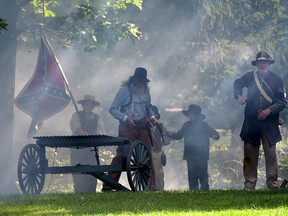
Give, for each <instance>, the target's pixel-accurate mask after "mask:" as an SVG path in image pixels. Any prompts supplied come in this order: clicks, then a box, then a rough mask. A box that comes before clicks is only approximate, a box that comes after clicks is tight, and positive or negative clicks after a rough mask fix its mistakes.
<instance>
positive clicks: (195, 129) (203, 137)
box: [168, 104, 220, 191]
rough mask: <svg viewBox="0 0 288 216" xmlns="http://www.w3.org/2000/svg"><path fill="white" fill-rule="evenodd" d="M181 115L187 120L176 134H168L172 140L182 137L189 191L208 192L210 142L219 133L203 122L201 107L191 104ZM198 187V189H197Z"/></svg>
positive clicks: (216, 138) (203, 116)
mask: <svg viewBox="0 0 288 216" xmlns="http://www.w3.org/2000/svg"><path fill="white" fill-rule="evenodd" d="M182 113H183V114H184V115H185V116H187V117H188V118H189V121H187V122H185V123H184V124H183V126H182V128H181V129H180V130H179V131H178V132H171V131H169V132H168V136H169V137H171V138H172V139H176V140H179V139H182V138H183V137H184V156H183V159H184V160H186V161H187V168H188V181H189V189H190V190H191V191H192V190H199V189H200V190H209V181H208V160H209V150H210V140H209V138H212V139H214V140H218V139H219V138H220V136H219V133H218V132H217V131H216V130H215V129H213V128H212V127H211V126H210V125H209V124H208V123H207V122H205V121H203V119H205V115H203V114H202V113H201V107H199V106H198V105H195V104H191V105H190V106H189V107H188V110H184V111H182ZM199 185H200V187H199Z"/></svg>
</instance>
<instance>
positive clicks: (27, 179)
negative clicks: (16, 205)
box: [18, 144, 45, 194]
mask: <svg viewBox="0 0 288 216" xmlns="http://www.w3.org/2000/svg"><path fill="white" fill-rule="evenodd" d="M18 180H19V185H20V188H21V190H22V192H23V193H24V194H39V193H40V192H41V191H42V189H43V186H44V182H45V173H40V156H39V147H38V146H37V145H35V144H28V145H26V146H24V148H23V149H22V151H21V153H20V156H19V160H18Z"/></svg>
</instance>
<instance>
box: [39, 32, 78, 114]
mask: <svg viewBox="0 0 288 216" xmlns="http://www.w3.org/2000/svg"><path fill="white" fill-rule="evenodd" d="M41 37H43V39H44V41H45V43H46V44H47V47H48V49H49V50H50V52H51V53H52V56H53V58H54V60H55V61H56V62H57V64H58V67H59V69H60V72H61V75H62V78H63V80H64V83H65V85H66V87H67V90H68V93H69V95H70V97H71V100H72V102H73V105H74V107H75V110H76V112H77V113H79V109H78V107H77V104H76V102H75V99H74V97H73V95H72V91H71V88H70V86H69V83H68V80H67V78H66V76H65V74H64V71H63V69H62V67H61V65H60V63H59V61H58V59H57V57H56V56H55V55H54V52H53V50H52V48H51V45H50V43H49V41H48V40H47V38H46V36H45V35H44V34H43V35H42V36H41Z"/></svg>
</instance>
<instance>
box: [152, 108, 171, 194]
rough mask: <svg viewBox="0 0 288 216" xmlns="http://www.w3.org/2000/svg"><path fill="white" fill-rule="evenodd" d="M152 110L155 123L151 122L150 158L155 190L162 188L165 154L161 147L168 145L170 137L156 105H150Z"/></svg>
mask: <svg viewBox="0 0 288 216" xmlns="http://www.w3.org/2000/svg"><path fill="white" fill-rule="evenodd" d="M151 109H152V110H153V112H154V115H155V118H156V119H157V124H156V125H153V124H152V130H153V136H152V139H153V146H152V160H153V166H154V169H155V190H160V191H162V190H164V170H163V166H165V165H166V155H165V153H164V151H163V149H162V146H165V145H169V144H170V141H171V138H169V137H168V136H167V129H166V128H165V126H164V124H163V123H162V122H161V121H160V117H161V115H160V113H159V110H158V107H157V106H155V105H152V106H151Z"/></svg>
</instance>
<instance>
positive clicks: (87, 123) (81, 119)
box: [70, 95, 105, 192]
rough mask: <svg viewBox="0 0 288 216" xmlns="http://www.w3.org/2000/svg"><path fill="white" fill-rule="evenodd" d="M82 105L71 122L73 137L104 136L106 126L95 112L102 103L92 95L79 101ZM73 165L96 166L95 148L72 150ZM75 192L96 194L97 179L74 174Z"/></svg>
mask: <svg viewBox="0 0 288 216" xmlns="http://www.w3.org/2000/svg"><path fill="white" fill-rule="evenodd" d="M78 104H81V105H82V109H83V110H82V111H79V112H75V113H73V115H72V118H71V120H70V128H71V131H72V134H73V135H103V134H104V133H105V130H104V124H103V121H102V118H101V116H100V115H99V114H96V113H95V112H93V109H94V108H95V107H96V106H100V103H99V102H98V101H96V100H95V97H94V96H92V95H85V96H84V98H83V99H82V100H79V101H78ZM70 160H71V165H72V166H74V165H77V164H81V165H88V164H89V165H96V164H97V163H98V162H97V160H96V157H95V149H94V148H81V149H80V148H79V149H71V150H70ZM72 177H73V183H74V191H75V192H95V191H96V186H97V179H96V178H95V177H93V176H91V175H83V174H72Z"/></svg>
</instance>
